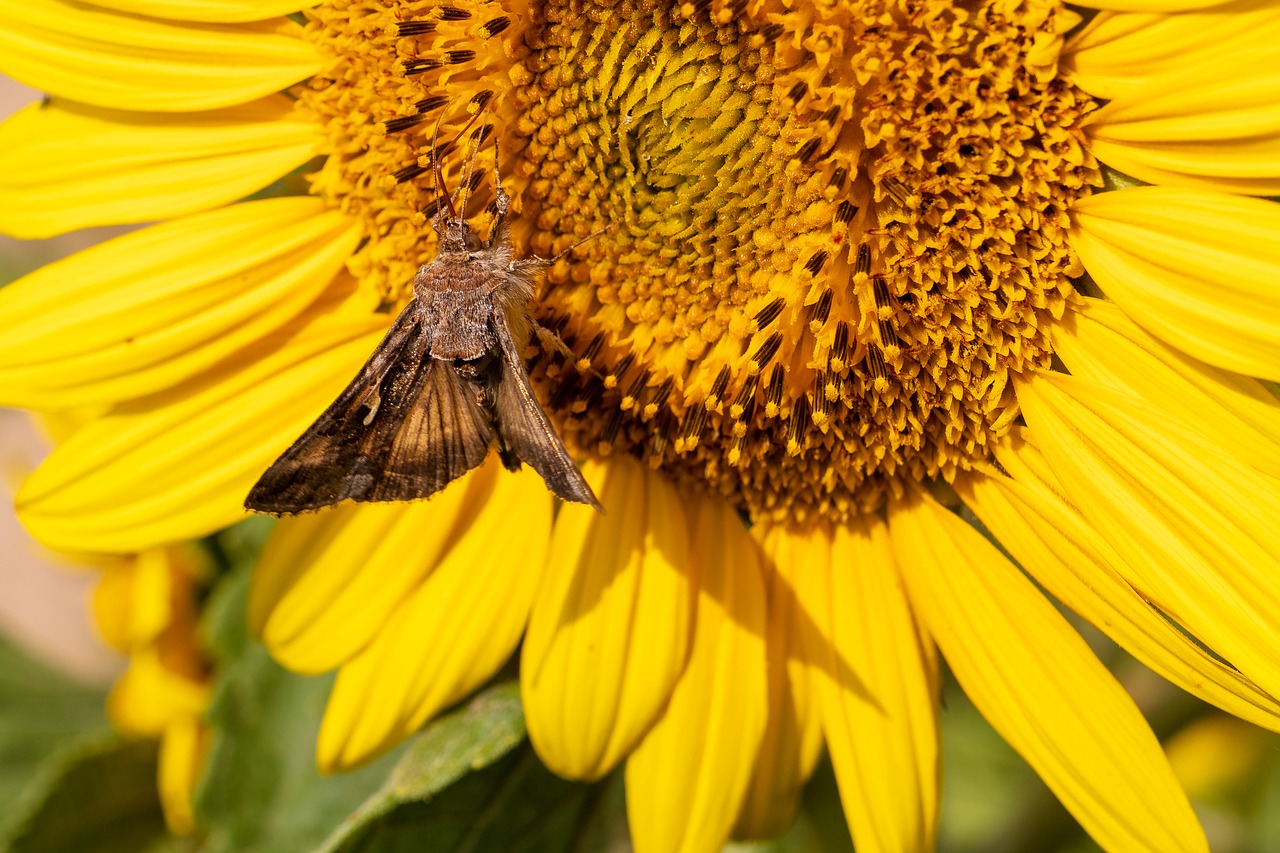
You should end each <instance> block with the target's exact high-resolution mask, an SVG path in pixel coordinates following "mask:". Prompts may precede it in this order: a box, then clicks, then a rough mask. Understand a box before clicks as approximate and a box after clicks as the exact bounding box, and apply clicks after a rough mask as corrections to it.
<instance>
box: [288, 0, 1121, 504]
mask: <svg viewBox="0 0 1280 853" xmlns="http://www.w3.org/2000/svg"><path fill="white" fill-rule="evenodd" d="M314 15H315V21H314V23H313V25H312V26H311V28H310V31H311V32H312V34H313V36H314V37H315V38H317V39H318V40H319V41H320V42H321V43H322V44H323V45H325V46H326V47H327V48H328V49H329V51H330V52H331V53H332V54H333V56H334V59H335V64H334V68H333V70H332V72H330V74H329V75H327V76H326V77H323V78H317V79H316V80H314V81H313V84H312V87H311V88H310V90H309V91H307V92H304V93H303V94H302V102H303V105H304V107H305V108H307V109H310V110H311V111H312V112H313V113H314V115H315V116H316V118H317V119H318V120H319V121H320V122H322V123H323V124H324V126H325V127H327V128H328V129H329V134H330V135H329V138H330V145H331V156H330V158H329V160H328V162H327V164H326V166H325V167H324V169H323V170H322V172H321V173H320V174H319V175H318V176H317V179H316V189H317V191H319V192H321V193H323V194H325V195H327V196H329V197H331V198H333V199H335V200H336V201H337V202H338V203H339V204H341V205H343V207H344V208H346V209H347V210H349V211H351V212H352V213H354V214H356V215H359V216H361V217H362V218H364V220H365V221H366V223H367V225H368V233H369V235H370V240H369V241H368V243H367V244H366V245H365V246H364V247H363V249H362V250H361V252H360V253H359V254H358V255H357V257H356V258H355V259H354V261H353V266H354V270H353V271H354V272H356V274H357V275H358V276H360V277H361V279H362V280H363V281H364V282H365V284H366V286H367V287H369V288H370V289H371V291H372V292H374V294H375V295H376V296H377V297H378V300H379V301H381V302H383V303H394V302H396V301H401V300H403V299H405V298H407V289H408V283H409V282H410V281H411V280H412V277H413V272H414V270H415V268H416V267H417V265H418V264H420V263H423V262H424V261H426V260H428V259H429V258H430V257H431V254H432V246H431V242H432V235H431V234H430V229H429V228H428V227H426V216H425V214H424V211H425V213H428V214H429V213H430V211H431V209H432V208H431V205H432V203H433V202H432V198H433V193H432V188H431V182H430V173H429V170H428V169H427V168H426V167H427V166H428V164H429V163H430V151H431V139H432V134H433V132H434V129H435V125H436V121H437V118H439V119H440V127H441V129H440V131H439V134H440V136H439V138H440V140H453V139H455V138H456V139H457V143H456V145H455V146H454V147H453V148H451V149H448V150H446V152H445V155H444V156H442V160H446V161H448V171H447V173H446V174H447V179H446V182H447V183H448V184H449V185H450V186H456V183H457V181H458V180H459V179H460V176H461V174H462V173H463V171H464V170H463V168H462V167H463V166H464V165H465V161H466V160H467V159H468V157H469V156H471V154H470V152H471V151H473V150H475V149H477V148H483V147H487V146H479V145H477V144H476V143H477V142H479V141H480V140H482V139H485V138H486V137H485V134H484V133H483V132H481V133H477V132H476V131H475V130H474V129H473V130H472V131H471V132H470V135H469V136H468V135H467V133H464V132H463V128H464V126H465V125H466V123H467V122H468V121H469V120H471V119H472V118H473V117H474V116H475V115H476V113H477V112H479V111H480V110H481V109H482V108H483V109H484V110H485V111H486V112H485V116H484V117H483V118H482V119H479V120H478V121H477V122H476V124H474V125H472V127H473V128H474V127H476V126H483V125H484V124H486V123H492V124H493V127H494V131H495V132H496V134H497V139H498V142H499V146H500V151H501V154H502V160H501V162H500V166H501V168H502V172H503V181H504V183H505V184H506V186H507V189H508V191H509V192H511V193H512V195H513V196H514V197H515V204H514V206H513V210H515V211H516V212H517V214H518V215H517V217H516V220H515V223H514V226H513V233H514V236H515V240H516V243H517V246H518V248H519V250H520V251H522V252H525V253H538V254H542V255H550V254H554V253H555V252H557V251H563V250H564V249H566V248H568V247H571V246H574V245H575V244H579V243H580V244H581V245H578V246H577V248H576V249H575V250H574V251H573V253H572V260H565V261H562V262H561V263H559V264H557V265H556V267H555V268H554V269H553V270H552V272H551V274H550V275H549V276H548V280H547V282H546V284H545V287H544V288H543V291H542V293H541V294H540V296H539V299H538V303H537V305H536V306H535V313H536V314H537V316H538V317H539V318H540V319H541V321H542V322H543V323H545V324H547V325H550V326H551V327H553V328H555V329H556V330H557V331H559V332H560V334H561V335H562V336H563V337H564V339H565V340H566V342H567V343H569V345H570V347H571V348H572V349H574V351H575V352H576V353H577V355H578V360H577V362H576V363H575V364H565V363H563V359H562V358H561V357H560V356H558V355H554V356H551V355H546V354H539V355H537V356H535V358H534V362H533V368H532V375H533V377H534V381H535V383H536V384H539V385H540V386H541V388H542V391H543V392H544V393H543V396H544V399H545V400H546V401H547V403H548V407H549V409H550V410H551V411H552V412H553V413H554V414H555V417H556V420H557V422H558V424H559V425H560V428H561V430H562V433H563V434H564V436H565V438H566V439H567V440H568V441H569V442H570V443H571V444H576V445H577V446H578V447H580V448H582V449H584V450H586V451H594V452H597V453H601V454H609V453H630V454H632V455H635V456H638V457H640V458H643V459H645V460H647V461H648V462H650V464H652V465H653V466H655V467H657V468H661V469H663V470H666V471H668V472H670V473H671V474H672V475H673V476H675V477H677V478H678V479H681V480H685V481H693V482H696V483H698V484H701V485H702V486H703V487H704V488H708V489H710V490H712V491H715V492H718V493H721V494H723V495H726V496H727V497H729V498H730V499H731V500H732V501H734V502H735V503H736V504H738V505H739V506H740V507H742V508H743V509H744V510H745V511H747V512H748V513H749V514H750V515H751V516H752V517H754V518H760V517H772V518H789V519H792V520H800V521H803V520H804V519H806V518H812V517H815V516H817V517H826V518H832V519H837V520H838V519H841V518H844V517H846V516H847V515H848V514H850V513H856V512H864V511H870V510H873V509H875V508H876V507H877V506H879V504H880V503H882V502H883V500H884V497H885V494H886V490H889V489H893V488H894V484H895V483H896V482H899V481H900V480H901V479H902V478H912V479H917V480H920V479H925V478H929V477H935V476H944V477H945V476H950V475H951V474H953V473H954V472H955V471H956V470H957V469H963V468H966V467H968V466H969V465H970V464H971V463H972V462H973V461H974V460H977V459H980V458H983V457H985V456H986V455H987V453H988V451H989V449H990V447H991V446H992V444H993V443H994V441H996V440H997V439H998V438H999V437H1000V436H1001V435H1002V434H1003V433H1004V432H1005V431H1006V430H1007V429H1008V428H1009V426H1010V425H1011V424H1012V423H1013V421H1014V420H1015V418H1016V417H1017V414H1018V411H1017V403H1016V400H1015V399H1014V396H1013V393H1012V389H1011V385H1010V381H1009V380H1010V377H1011V375H1012V374H1015V373H1020V372H1026V371H1031V370H1036V369H1041V368H1044V367H1047V366H1048V364H1049V361H1050V358H1051V356H1052V350H1051V347H1050V340H1049V332H1050V331H1051V329H1052V326H1053V323H1054V321H1055V320H1056V319H1058V318H1060V317H1061V316H1062V313H1063V311H1064V309H1065V306H1066V303H1067V301H1068V300H1069V299H1070V298H1071V294H1072V290H1071V284H1070V281H1069V279H1070V277H1072V276H1075V275H1079V274H1080V268H1079V265H1078V263H1077V261H1076V260H1075V258H1074V257H1073V256H1072V254H1071V252H1070V250H1069V248H1068V244H1067V239H1066V229H1067V225H1068V221H1067V214H1066V210H1067V208H1068V206H1069V205H1070V203H1071V202H1072V200H1073V199H1075V198H1077V197H1078V196H1080V195H1082V194H1084V193H1086V192H1088V188H1089V187H1090V186H1091V185H1095V184H1097V183H1098V176H1097V172H1096V169H1095V167H1094V164H1093V161H1092V160H1091V159H1090V157H1089V155H1088V154H1087V153H1086V151H1085V150H1084V147H1083V144H1082V143H1083V136H1082V133H1081V131H1080V129H1079V128H1080V124H1081V120H1082V119H1083V117H1084V116H1085V114H1087V113H1088V112H1089V111H1090V110H1091V109H1092V108H1093V106H1094V105H1093V103H1092V102H1091V101H1090V100H1089V99H1088V98H1087V97H1086V96H1085V95H1083V94H1082V93H1080V92H1079V91H1077V90H1075V89H1074V88H1072V87H1071V86H1070V85H1069V84H1068V83H1067V82H1065V81H1064V80H1062V79H1060V78H1058V77H1057V76H1056V58H1057V50H1058V46H1059V44H1060V41H1061V32H1062V30H1063V29H1064V28H1065V22H1067V19H1069V18H1070V17H1071V15H1070V13H1067V12H1065V11H1064V9H1063V7H1062V6H1061V4H1059V3H1054V2H1049V0H1022V1H1021V2H1009V0H983V1H981V2H980V0H974V2H967V3H957V2H954V0H896V2H895V0H858V2H852V0H850V2H843V3H826V4H823V3H803V4H799V5H798V6H797V7H796V8H795V9H792V10H790V11H788V10H785V9H783V8H782V7H778V8H776V9H775V8H774V7H773V6H772V5H770V4H768V3H766V2H764V0H747V2H737V3H729V2H722V0H703V2H697V3H684V4H682V5H681V4H673V3H670V2H657V0H644V2H611V0H601V2H596V3H584V2H579V1H575V2H561V0H549V2H532V3H528V4H525V3H521V2H517V0H505V2H498V0H489V2H475V1H474V0H467V2H462V0H457V2H455V3H454V4H453V5H448V6H444V5H440V4H438V3H431V2H416V1H415V0H402V2H395V0H349V2H340V0H331V2H330V3H329V4H328V5H323V6H321V7H319V8H318V9H317V10H316V11H315V13H314ZM442 144H443V143H442ZM491 158H492V155H491V154H487V153H482V154H480V155H478V157H477V163H478V164H479V163H483V164H484V169H483V172H484V175H485V176H484V177H483V178H482V179H481V183H480V184H479V185H478V186H477V188H476V195H477V197H478V198H479V199H480V202H479V203H477V204H476V205H474V209H475V210H476V211H479V210H480V204H481V203H483V202H486V201H488V200H489V199H491V198H492V189H493V188H492V181H491V171H490V169H491V166H492V159H491ZM477 171H481V169H480V167H479V166H477ZM480 224H481V227H483V223H480ZM583 241H585V242H583Z"/></svg>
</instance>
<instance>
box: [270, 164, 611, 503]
mask: <svg viewBox="0 0 1280 853" xmlns="http://www.w3.org/2000/svg"><path fill="white" fill-rule="evenodd" d="M477 147H479V146H478V144H477ZM432 148H433V160H435V171H434V178H435V183H436V187H437V192H438V193H440V194H441V195H443V197H444V199H445V202H446V205H445V206H440V205H437V208H438V210H437V213H436V215H435V217H434V218H433V219H432V223H431V224H432V226H433V227H434V228H435V231H436V234H438V235H439V238H440V245H439V251H438V253H437V254H436V257H435V259H434V260H433V261H431V263H429V264H427V265H426V266H423V267H422V268H420V269H419V270H418V275H417V277H416V278H415V279H414V282H413V293H414V296H413V299H412V300H411V301H410V302H409V304H408V306H406V307H405V309H404V310H403V311H402V312H401V313H400V316H399V317H398V318H396V321H395V324H394V325H393V326H392V327H391V331H390V332H388V333H387V336H386V337H385V338H383V339H382V343H380V344H378V348H377V349H376V350H375V351H374V353H373V355H372V356H371V357H370V358H369V360H368V362H366V363H365V365H364V367H363V368H362V369H361V370H360V374H359V375H358V376H356V378H355V379H353V380H352V381H351V384H350V385H348V386H347V388H346V390H345V391H343V392H342V394H340V395H339V396H338V399H337V400H335V401H334V402H333V405H331V406H329V408H328V409H327V410H325V412H324V414H322V415H321V416H320V418H319V419H318V420H317V421H316V422H315V423H314V424H312V425H311V427H310V428H309V429H308V430H307V431H306V432H305V433H303V435H302V437H301V438H299V439H298V440H297V441H295V442H294V443H293V444H292V445H291V446H290V447H289V449H288V450H286V451H285V452H284V454H283V455H281V457H280V458H279V459H277V460H276V461H275V462H274V463H273V464H272V465H271V467H270V468H268V469H267V472H266V473H265V474H263V475H262V477H261V479H259V480H258V482H257V484H256V485H255V486H254V487H253V489H252V490H251V491H250V492H249V497H248V498H247V499H246V500H245V507H246V508H248V509H251V510H257V511H259V512H267V513H271V514H273V515H282V514H288V513H296V512H305V511H307V510H313V509H319V508H321V507H325V506H329V505H331V504H336V503H338V502H340V501H346V500H352V501H408V500H415V499H418V498H426V497H430V496H431V495H434V494H435V493H436V492H438V491H440V490H441V489H443V488H444V487H445V486H447V485H449V483H451V482H453V481H454V480H456V479H457V478H458V477H461V476H462V475H463V474H465V473H466V472H468V471H470V470H471V469H473V468H475V467H476V466H478V465H479V464H480V463H481V462H483V461H484V460H485V457H486V456H488V454H489V447H490V445H491V444H493V443H495V442H496V443H497V446H498V455H499V457H500V458H501V460H502V464H503V465H505V466H506V467H507V468H508V469H510V470H512V471H515V470H517V469H519V468H520V463H521V462H527V463H528V464H529V465H531V466H533V469H534V470H535V471H537V472H538V473H539V474H541V475H542V479H544V480H545V481H546V483H547V486H548V488H550V489H551V491H553V492H555V493H556V494H557V495H559V496H560V497H561V498H563V499H564V500H566V501H575V502H577V503H584V504H589V505H591V506H593V507H595V508H596V509H597V510H599V509H601V507H600V502H599V501H598V500H597V499H596V496H595V494H594V493H593V492H592V491H591V487H590V486H589V485H587V481H586V480H585V479H583V477H582V473H581V472H580V471H579V470H578V467H577V465H575V464H574V462H573V459H571V458H570V457H569V454H568V452H567V451H566V450H565V447H564V444H563V442H561V441H560V437H559V436H558V435H556V432H555V429H554V428H553V427H552V426H551V422H550V421H549V420H548V419H547V415H546V413H545V412H544V411H543V410H542V407H541V405H539V403H538V400H537V398H536V397H534V395H533V389H532V388H530V387H529V374H528V372H527V371H526V370H525V366H524V363H523V362H522V361H521V358H520V351H521V348H522V346H523V344H524V343H525V342H527V341H528V340H529V335H530V332H531V331H532V330H533V329H534V328H535V326H536V323H535V322H534V320H533V317H532V315H531V314H530V312H529V300H530V299H532V298H533V293H534V277H535V275H536V273H537V272H538V271H539V270H541V269H544V268H546V267H547V266H549V265H550V264H551V263H552V261H550V260H547V259H545V258H539V257H530V258H525V259H523V260H516V258H515V256H514V252H513V250H512V246H511V238H510V235H509V233H508V231H507V227H506V214H507V209H508V207H509V206H510V204H511V197H510V196H508V195H507V194H506V192H505V191H504V190H503V189H502V183H501V180H500V179H499V176H498V168H497V151H496V147H495V152H494V184H495V186H496V187H497V199H496V211H495V214H494V219H493V227H492V228H491V229H490V232H489V239H488V240H485V241H481V240H480V238H479V237H478V236H477V235H476V234H475V233H474V232H473V231H472V230H471V227H470V226H469V225H468V224H467V221H466V216H465V214H466V200H465V197H464V199H463V201H462V203H461V207H462V209H463V213H462V215H459V213H458V211H457V210H456V209H455V208H454V204H453V199H452V197H451V196H450V194H449V193H448V191H447V190H443V186H444V184H443V180H442V178H441V174H440V163H439V159H440V158H439V157H438V156H435V154H434V148H435V145H434V141H433V143H432ZM473 156H474V155H473ZM467 171H468V172H469V171H470V168H468V170H467ZM468 184H469V181H467V180H464V181H463V186H464V187H465V186H467V185H468Z"/></svg>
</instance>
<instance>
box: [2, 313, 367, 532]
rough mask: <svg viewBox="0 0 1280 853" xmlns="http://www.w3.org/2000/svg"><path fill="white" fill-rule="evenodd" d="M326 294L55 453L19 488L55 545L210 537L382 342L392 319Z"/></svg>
mask: <svg viewBox="0 0 1280 853" xmlns="http://www.w3.org/2000/svg"><path fill="white" fill-rule="evenodd" d="M330 303H331V300H329V301H326V303H321V304H319V305H317V306H316V307H314V308H313V309H311V310H309V311H308V312H307V313H305V314H303V315H302V317H301V318H300V319H299V320H298V321H296V322H295V323H293V324H291V325H290V326H289V327H286V329H284V330H282V331H281V332H280V333H279V334H278V335H276V336H274V337H273V338H271V339H268V340H266V341H264V342H263V343H262V344H261V345H260V346H258V347H255V348H253V349H251V350H249V351H246V352H245V353H244V354H243V356H242V357H241V358H237V359H236V360H234V361H229V362H224V363H223V364H220V365H219V366H217V367H216V368H214V369H213V370H211V371H209V372H207V373H205V374H202V375H201V376H199V377H197V378H196V379H195V380H193V381H192V382H190V383H187V384H185V385H184V386H183V387H181V388H179V389H175V390H172V391H166V392H163V393H160V394H157V395H154V396H152V397H149V398H146V399H144V400H140V401H137V402H136V403H130V404H127V405H122V406H119V407H117V408H116V409H114V410H112V411H111V412H109V413H107V415H106V416H105V417H103V418H101V419H99V420H96V421H93V422H92V423H90V424H88V425H87V426H85V427H84V428H83V429H80V430H79V431H77V432H76V433H75V434H73V435H72V436H71V437H70V438H68V439H67V440H66V441H64V442H63V443H62V444H60V445H58V447H57V448H56V449H55V450H54V451H53V453H52V454H51V455H50V456H49V457H48V458H47V459H46V460H45V461H44V463H43V464H42V465H41V466H40V467H39V468H37V469H36V470H35V472H34V473H33V474H32V475H31V476H30V477H29V478H28V479H27V481H26V483H24V484H23V486H22V489H21V490H20V491H19V493H18V499H17V505H18V513H19V517H20V518H21V519H22V520H23V521H24V523H25V524H26V526H27V529H28V530H29V531H31V534H32V535H33V536H34V537H35V538H36V539H38V540H40V541H41V542H43V543H45V544H46V545H48V546H49V547H51V548H54V549H57V550H67V551H100V552H103V553H125V552H130V551H141V550H143V549H145V548H150V547H152V546H154V545H158V544H162V543H165V542H174V541H177V540H180V539H193V538H197V537H200V536H204V535H206V534H208V533H210V532H212V531H214V530H217V529H218V528H220V527H225V526H226V525H228V524H231V523H232V522H235V521H238V520H239V519H241V518H243V517H244V514H245V513H244V497H245V495H246V494H248V492H249V488H250V487H251V486H252V485H253V483H254V481H256V480H257V478H258V476H259V475H261V473H262V472H263V471H264V470H266V468H267V466H268V465H269V464H270V463H271V461H272V460H273V459H274V458H275V457H276V456H277V455H278V454H279V453H280V451H282V450H283V449H284V448H285V447H287V446H288V445H289V442H291V441H292V440H293V439H295V438H297V436H298V435H300V434H301V433H302V431H303V430H304V429H306V427H307V426H308V425H309V424H310V423H311V421H313V420H314V419H315V417H316V416H317V415H318V414H319V413H320V412H321V411H322V410H323V409H324V407H325V406H326V405H327V404H328V403H329V402H330V401H331V400H332V399H333V398H334V397H335V396H336V395H337V393H338V392H339V391H340V390H342V386H343V384H345V383H346V382H347V381H349V380H350V378H351V377H352V376H353V375H354V374H355V373H356V371H357V370H358V369H359V367H360V364H361V363H362V362H363V361H364V360H365V359H366V358H367V357H368V355H369V353H370V352H372V351H373V349H374V347H376V346H377V344H378V341H379V340H380V339H381V337H382V335H383V334H384V333H385V332H386V319H387V318H386V317H385V316H383V315H375V314H370V313H369V312H368V310H367V308H366V307H365V305H364V301H363V300H362V299H359V298H352V299H350V300H348V301H347V302H346V303H344V304H343V305H340V306H338V307H337V308H334V306H333V305H332V304H330Z"/></svg>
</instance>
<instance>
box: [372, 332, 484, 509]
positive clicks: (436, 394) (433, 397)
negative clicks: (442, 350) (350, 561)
mask: <svg viewBox="0 0 1280 853" xmlns="http://www.w3.org/2000/svg"><path fill="white" fill-rule="evenodd" d="M426 362H427V363H428V364H429V365H430V366H429V368H428V369H426V370H424V371H422V374H421V387H420V388H418V389H416V390H417V399H416V401H415V400H411V401H410V402H409V404H408V406H407V408H406V409H405V411H404V413H403V420H402V421H401V423H400V428H399V429H398V430H397V431H396V433H395V435H393V436H391V440H390V441H389V442H388V443H387V444H386V445H385V446H383V447H379V448H376V450H378V451H380V452H381V453H382V456H383V458H385V464H384V465H383V467H382V476H381V477H380V478H379V479H378V480H377V482H375V484H374V487H373V491H372V492H371V493H370V495H369V496H368V497H365V498H356V500H371V501H407V500H413V499H415V498H425V497H429V496H431V495H433V494H435V493H436V492H438V491H440V490H441V489H443V488H444V487H445V486H447V485H449V484H450V483H452V482H453V481H454V480H456V479H458V478H459V477H461V476H462V475H463V474H465V473H467V472H468V471H470V470H471V469H472V468H475V467H476V466H478V465H479V464H480V463H481V462H483V461H484V458H485V456H487V455H488V454H489V444H490V443H491V442H492V441H493V427H492V426H491V424H490V421H489V415H488V414H487V413H486V412H485V410H484V409H483V408H482V407H481V406H480V391H479V389H478V388H476V387H475V385H474V384H473V383H472V382H471V381H470V380H467V379H464V378H463V377H461V376H459V375H458V371H457V369H456V368H454V366H453V363H452V362H449V361H438V360H436V359H433V358H431V357H430V356H428V357H427V358H426Z"/></svg>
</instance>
